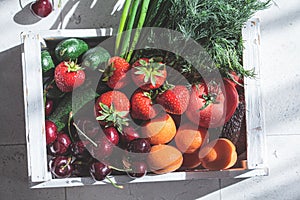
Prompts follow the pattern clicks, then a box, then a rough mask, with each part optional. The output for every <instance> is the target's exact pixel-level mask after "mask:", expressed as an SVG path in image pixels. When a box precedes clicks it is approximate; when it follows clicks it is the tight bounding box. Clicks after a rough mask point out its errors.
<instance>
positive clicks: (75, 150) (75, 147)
mask: <svg viewBox="0 0 300 200" xmlns="http://www.w3.org/2000/svg"><path fill="white" fill-rule="evenodd" d="M87 144H88V141H81V140H79V141H76V142H73V143H72V144H71V145H70V150H71V153H72V155H73V156H75V157H77V158H85V157H89V152H88V150H87V149H86V145H87Z"/></svg>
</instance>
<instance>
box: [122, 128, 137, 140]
mask: <svg viewBox="0 0 300 200" xmlns="http://www.w3.org/2000/svg"><path fill="white" fill-rule="evenodd" d="M139 137H140V135H139V134H138V132H137V131H136V129H134V128H133V127H132V126H126V127H124V128H123V133H122V134H121V138H122V139H121V140H122V142H124V143H129V142H131V141H132V140H134V139H137V138H139Z"/></svg>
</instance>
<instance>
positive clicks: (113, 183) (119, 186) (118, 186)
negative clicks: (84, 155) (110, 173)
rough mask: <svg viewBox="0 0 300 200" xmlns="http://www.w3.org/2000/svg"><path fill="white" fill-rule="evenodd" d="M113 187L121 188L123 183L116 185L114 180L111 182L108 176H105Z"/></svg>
mask: <svg viewBox="0 0 300 200" xmlns="http://www.w3.org/2000/svg"><path fill="white" fill-rule="evenodd" d="M105 178H106V179H107V180H108V181H109V182H110V183H111V184H112V185H113V186H114V187H115V188H119V189H123V188H124V187H123V185H117V184H116V183H115V182H113V181H112V180H111V179H110V178H109V177H107V176H106V177H105Z"/></svg>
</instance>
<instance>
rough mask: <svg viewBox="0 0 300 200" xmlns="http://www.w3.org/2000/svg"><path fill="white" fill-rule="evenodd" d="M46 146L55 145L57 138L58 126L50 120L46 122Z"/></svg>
mask: <svg viewBox="0 0 300 200" xmlns="http://www.w3.org/2000/svg"><path fill="white" fill-rule="evenodd" d="M45 132H46V144H47V145H49V144H51V143H53V142H54V141H55V140H56V138H57V126H56V125H55V123H53V122H52V121H50V120H46V121H45Z"/></svg>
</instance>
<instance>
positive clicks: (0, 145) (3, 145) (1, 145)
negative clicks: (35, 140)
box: [0, 143, 26, 147]
mask: <svg viewBox="0 0 300 200" xmlns="http://www.w3.org/2000/svg"><path fill="white" fill-rule="evenodd" d="M24 145H26V144H25V143H24V144H0V147H6V146H24Z"/></svg>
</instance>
